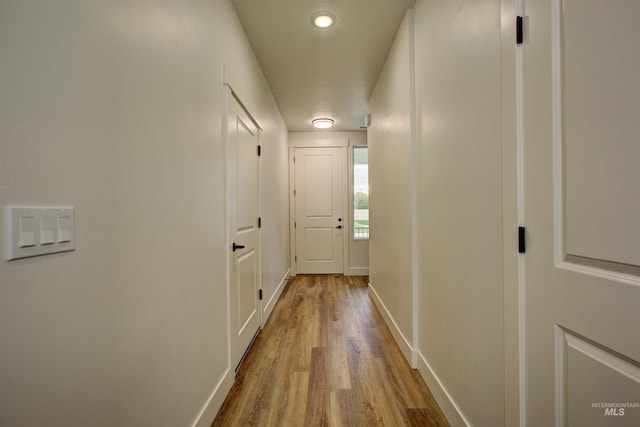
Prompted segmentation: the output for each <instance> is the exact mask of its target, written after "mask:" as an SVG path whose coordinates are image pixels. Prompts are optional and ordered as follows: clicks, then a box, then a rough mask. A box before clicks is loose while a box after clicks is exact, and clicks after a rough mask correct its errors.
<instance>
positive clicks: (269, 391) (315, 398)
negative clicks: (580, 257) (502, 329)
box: [212, 276, 449, 427]
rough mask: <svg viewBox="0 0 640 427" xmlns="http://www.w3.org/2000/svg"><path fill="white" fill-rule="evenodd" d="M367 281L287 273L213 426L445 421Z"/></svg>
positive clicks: (427, 423)
mask: <svg viewBox="0 0 640 427" xmlns="http://www.w3.org/2000/svg"><path fill="white" fill-rule="evenodd" d="M367 279H368V278H367V277H343V276H297V277H295V278H294V279H293V280H291V281H290V282H289V283H288V285H287V287H286V288H285V290H284V291H283V293H282V297H281V298H280V301H278V303H277V304H276V307H275V308H274V310H273V313H272V315H271V317H270V318H269V321H268V322H267V324H266V325H265V328H264V330H262V331H261V332H260V334H259V335H258V336H257V338H256V340H255V342H254V344H253V347H252V348H251V350H250V351H249V353H248V354H247V358H246V360H245V361H244V363H243V365H242V366H241V367H240V369H239V371H238V373H237V375H236V381H235V383H234V385H233V387H232V389H231V391H230V392H229V395H228V396H227V398H226V400H225V401H224V403H223V405H222V408H220V411H219V412H218V415H217V416H216V418H215V420H214V421H213V424H212V426H246V425H261V426H262V425H264V426H276V425H277V426H299V425H305V426H403V425H407V426H422V427H424V426H438V427H440V426H449V423H448V422H447V420H446V419H445V417H444V415H443V414H442V411H441V410H440V408H439V407H438V405H437V403H436V402H435V400H434V399H433V396H432V395H431V393H430V392H429V389H428V388H427V386H426V385H425V383H424V382H423V381H422V378H421V377H420V375H419V374H418V372H417V371H414V370H412V369H411V368H410V367H409V365H408V364H407V362H406V360H405V359H404V357H403V356H402V354H401V353H400V349H399V348H398V347H397V345H396V343H395V341H393V338H392V336H391V332H390V331H389V330H388V328H387V327H386V325H385V324H384V321H383V320H382V317H381V316H380V314H379V313H378V311H377V309H376V307H375V306H374V304H373V302H372V301H371V299H370V298H369V295H368V293H367Z"/></svg>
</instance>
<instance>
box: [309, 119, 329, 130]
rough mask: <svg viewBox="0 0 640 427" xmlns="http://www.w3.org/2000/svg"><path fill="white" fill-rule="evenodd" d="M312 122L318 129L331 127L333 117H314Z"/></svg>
mask: <svg viewBox="0 0 640 427" xmlns="http://www.w3.org/2000/svg"><path fill="white" fill-rule="evenodd" d="M311 123H313V127H314V128H316V129H329V128H330V127H331V126H333V123H334V122H333V119H327V118H322V119H313V120H311Z"/></svg>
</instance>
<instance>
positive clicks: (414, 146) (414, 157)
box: [406, 9, 420, 369]
mask: <svg viewBox="0 0 640 427" xmlns="http://www.w3.org/2000/svg"><path fill="white" fill-rule="evenodd" d="M406 16H407V27H408V31H409V96H410V98H411V107H410V114H411V140H410V144H411V147H410V148H411V231H412V232H411V234H412V235H411V326H412V335H411V344H412V346H413V347H416V348H417V347H418V342H419V341H420V295H419V289H418V287H419V283H420V269H419V268H418V266H419V265H420V258H419V257H418V248H419V246H420V245H419V241H418V235H419V227H418V224H419V222H418V218H419V208H418V200H419V191H418V182H419V178H418V154H419V153H418V100H417V93H418V91H417V89H416V55H415V29H414V14H413V10H412V9H411V10H408V11H407V15H406ZM414 353H415V351H414ZM415 358H416V357H415V356H414V360H413V361H412V363H411V367H412V368H414V369H415V368H416V367H417V360H415Z"/></svg>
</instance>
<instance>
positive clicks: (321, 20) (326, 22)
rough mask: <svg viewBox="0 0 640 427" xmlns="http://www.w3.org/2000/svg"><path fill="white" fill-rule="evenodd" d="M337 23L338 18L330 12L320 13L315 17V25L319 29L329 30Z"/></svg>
mask: <svg viewBox="0 0 640 427" xmlns="http://www.w3.org/2000/svg"><path fill="white" fill-rule="evenodd" d="M335 22H336V17H335V16H334V15H333V14H332V13H329V12H318V13H316V14H315V15H313V25H315V26H316V27H318V28H329V27H331V26H332V25H333V24H334V23H335Z"/></svg>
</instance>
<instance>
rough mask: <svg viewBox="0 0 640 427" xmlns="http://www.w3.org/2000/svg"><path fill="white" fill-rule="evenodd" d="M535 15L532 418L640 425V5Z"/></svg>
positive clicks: (531, 10)
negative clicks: (639, 19) (639, 20)
mask: <svg viewBox="0 0 640 427" xmlns="http://www.w3.org/2000/svg"><path fill="white" fill-rule="evenodd" d="M523 4H524V10H523V11H522V12H523V15H524V16H525V18H524V22H525V25H526V27H525V31H524V34H525V39H524V43H523V44H522V45H520V47H518V48H517V55H518V56H519V61H518V64H519V65H518V66H517V67H518V71H517V75H518V76H517V81H518V82H519V83H518V84H519V88H520V89H519V93H520V94H521V95H522V97H521V98H520V99H521V102H520V108H521V115H520V117H523V118H524V119H523V120H520V121H519V127H520V130H521V133H520V135H521V138H520V139H519V143H520V145H519V147H520V149H521V153H522V159H523V163H522V168H521V175H520V177H521V182H522V186H521V189H522V192H521V197H522V199H521V206H522V210H521V212H522V214H523V217H522V218H523V225H526V230H527V231H526V237H527V242H526V246H527V247H526V253H525V254H523V255H522V273H523V274H522V275H521V277H522V283H521V284H522V287H521V289H522V290H523V295H522V296H523V300H522V301H523V303H524V313H523V314H524V317H523V319H524V320H523V324H524V329H523V332H524V356H525V357H524V360H523V361H524V366H525V368H526V369H525V375H524V378H523V380H524V384H525V388H524V397H525V400H524V402H525V406H524V414H523V415H524V418H525V420H526V425H527V426H531V427H536V426H552V425H555V426H575V427H589V426H593V427H596V426H598V427H599V426H640V408H639V404H640V222H639V220H640V79H639V78H638V70H640V53H639V52H640V50H639V48H638V43H639V41H640V26H638V25H637V17H638V16H640V2H638V1H637V0H615V1H603V0H525V1H524V2H523Z"/></svg>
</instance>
